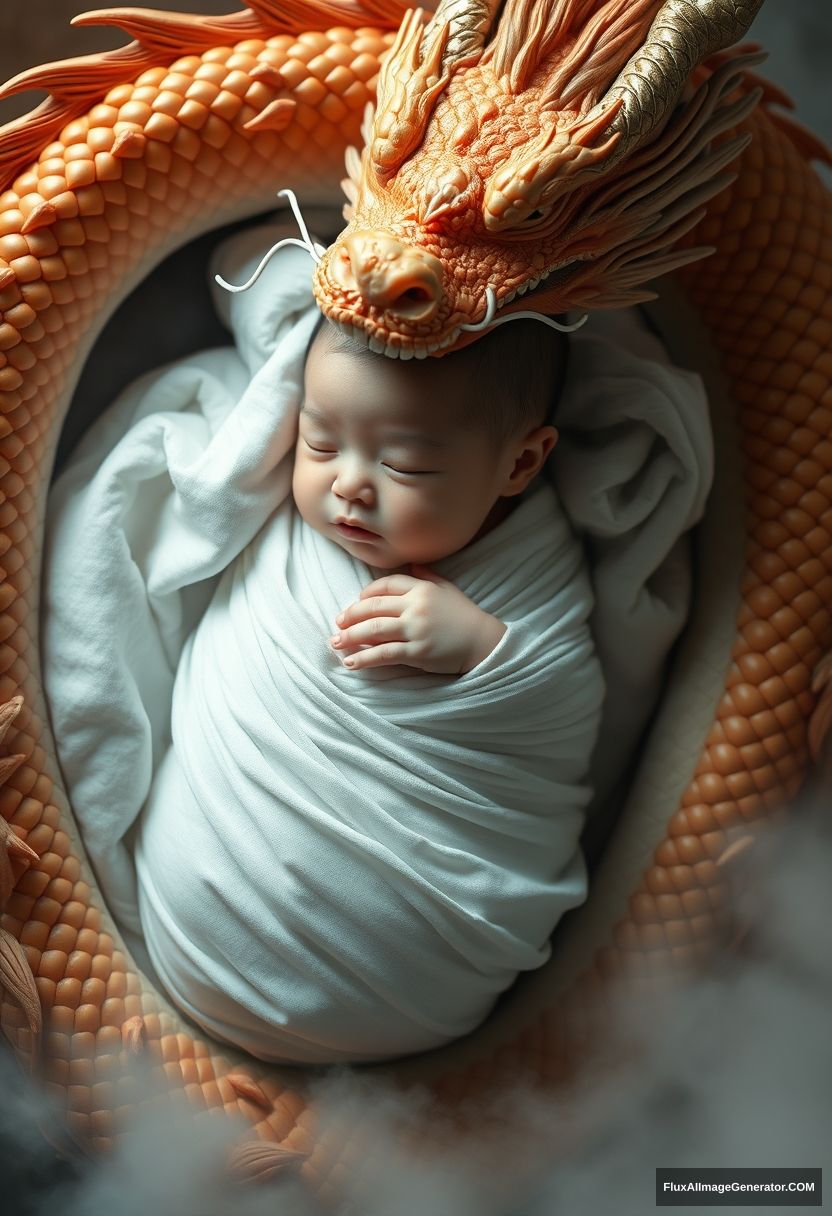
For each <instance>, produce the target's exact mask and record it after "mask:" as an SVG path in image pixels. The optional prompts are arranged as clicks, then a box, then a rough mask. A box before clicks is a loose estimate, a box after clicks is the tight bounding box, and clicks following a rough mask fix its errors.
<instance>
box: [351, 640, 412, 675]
mask: <svg viewBox="0 0 832 1216" xmlns="http://www.w3.org/2000/svg"><path fill="white" fill-rule="evenodd" d="M409 653H410V650H409V646H408V643H407V642H385V643H384V644H383V645H382V646H368V647H367V648H366V649H365V650H358V651H356V653H355V654H351V655H348V656H347V658H345V659H344V666H345V667H349V669H350V671H357V670H358V669H359V668H362V667H387V666H392V665H394V664H396V663H407V661H408V655H409Z"/></svg>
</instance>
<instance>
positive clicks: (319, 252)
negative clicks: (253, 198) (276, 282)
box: [214, 189, 326, 292]
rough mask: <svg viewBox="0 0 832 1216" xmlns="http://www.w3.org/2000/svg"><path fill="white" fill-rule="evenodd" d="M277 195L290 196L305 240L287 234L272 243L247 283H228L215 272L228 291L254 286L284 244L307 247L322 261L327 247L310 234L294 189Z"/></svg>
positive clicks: (293, 210) (291, 205)
mask: <svg viewBox="0 0 832 1216" xmlns="http://www.w3.org/2000/svg"><path fill="white" fill-rule="evenodd" d="M277 197H278V198H288V200H289V206H290V207H291V209H292V214H293V215H294V217H295V219H296V220H297V224H298V228H299V229H300V232H301V236H302V237H303V240H300V239H299V238H298V237H296V236H285V237H284V238H283V239H282V240H280V241H278V242H277V244H276V245H272V247H271V249H270V250H269V251H268V253H266V254H264V256H263V258H262V259H261V261H260V264H259V266H258V267H257V269H256V270H255V271H254V273H253V274H252V276H251V278H250V279H248V280H247V281H246V282H245V283H241V284H240V285H239V286H235V285H234V284H233V283H228V282H226V280H225V279H224V278H223V277H222V275H219V274H215V275H214V281H215V282H217V283H219V285H220V287H223V288H224V289H225V290H226V291H231V292H238V291H248V289H249V287H253V286H254V284H255V283H256V282H257V280H258V279H259V278H260V275H261V274H262V273H263V271H264V270H265V269H266V267H267V266H268V264H269V262H270V261H271V259H272V258H273V257H274V255H275V254H276V253H277V251H278V249H282V248H283V246H284V245H297V246H298V248H299V249H305V250H306V252H307V253H308V254H309V256H310V257H311V258H312V259H313V261H315V262H320V260H321V258H322V257H323V255H324V254H325V253H326V248H325V247H324V246H323V245H319V244H317V242H315V241H313V240H312V238H311V236H310V235H309V230H308V229H307V227H306V224H305V222H304V219H303V216H302V215H301V211H300V207H299V206H298V200H297V198H296V197H295V193H294V191H293V190H289V189H286V190H278V192H277Z"/></svg>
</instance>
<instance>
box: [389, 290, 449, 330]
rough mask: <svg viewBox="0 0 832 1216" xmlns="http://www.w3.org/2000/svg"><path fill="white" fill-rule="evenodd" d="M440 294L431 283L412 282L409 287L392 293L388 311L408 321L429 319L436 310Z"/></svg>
mask: <svg viewBox="0 0 832 1216" xmlns="http://www.w3.org/2000/svg"><path fill="white" fill-rule="evenodd" d="M437 286H438V285H437ZM438 294H439V293H438V291H436V290H433V289H432V284H430V283H411V285H410V286H409V287H405V288H403V290H401V291H397V292H393V293H391V295H392V298H391V299H390V300H389V302H388V304H387V311H388V312H390V313H392V314H393V315H395V316H398V317H402V318H405V319H407V320H408V321H427V320H429V319H430V318H431V317H432V316H433V314H434V312H435V311H436V308H437V306H438Z"/></svg>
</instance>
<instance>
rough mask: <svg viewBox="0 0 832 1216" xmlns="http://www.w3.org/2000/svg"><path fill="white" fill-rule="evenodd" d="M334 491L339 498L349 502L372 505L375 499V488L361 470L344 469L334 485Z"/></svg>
mask: <svg viewBox="0 0 832 1216" xmlns="http://www.w3.org/2000/svg"><path fill="white" fill-rule="evenodd" d="M332 491H333V493H334V494H335V495H336V497H338V498H344V499H346V500H347V501H349V502H363V503H365V504H367V503H370V502H371V501H372V498H373V487H372V484H371V482H370V481H369V479H368V478H367V477H365V476H364V475H363V474H362V473H361V471H360V470H359V469H342V470H340V471H339V472H338V473H337V474H336V476H335V480H334V482H333V483H332Z"/></svg>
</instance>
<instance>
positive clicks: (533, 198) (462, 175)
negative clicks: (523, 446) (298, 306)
mask: <svg viewBox="0 0 832 1216" xmlns="http://www.w3.org/2000/svg"><path fill="white" fill-rule="evenodd" d="M761 3H762V0H749V2H743V0H505V3H504V4H503V7H502V10H501V12H500V16H499V19H498V18H497V17H496V16H495V14H496V10H497V9H498V8H499V0H442V3H441V4H440V6H439V8H438V9H437V10H436V12H435V13H434V15H433V16H432V17H429V16H428V15H427V14H426V13H424V12H423V11H422V10H420V9H415V10H410V11H409V12H408V13H407V14H406V15H405V18H404V20H403V22H402V25H401V27H400V29H399V31H398V35H397V37H396V40H395V42H394V44H393V46H392V48H391V50H390V52H389V53H388V55H387V57H386V59H385V62H384V64H383V67H382V70H381V72H380V74H379V81H378V95H377V102H376V107H375V110H374V111H373V110H372V109H370V108H369V107H368V112H367V114H366V115H365V121H364V127H363V129H362V135H363V138H364V141H365V143H364V148H363V151H362V152H361V153H359V152H358V151H357V150H356V149H355V148H349V149H348V150H347V157H346V164H347V173H348V177H347V178H346V180H345V181H344V183H343V185H344V189H345V192H346V194H347V197H348V199H349V203H348V205H347V206H346V207H345V209H344V215H345V218H346V219H347V220H348V224H347V227H346V229H345V230H344V231H343V232H342V233H341V235H340V236H339V238H338V239H337V240H336V241H335V243H334V244H333V245H332V246H331V247H330V248H329V249H328V250H327V251H326V253H325V254H324V256H323V257H322V258H321V260H320V262H319V264H318V267H317V270H316V274H315V281H314V289H315V295H316V298H317V301H318V304H319V305H320V307H321V310H322V311H323V312H324V314H325V315H326V316H327V317H329V318H330V319H331V320H332V321H334V322H336V323H337V324H340V325H342V326H346V327H348V328H349V329H350V330H351V331H352V332H354V333H356V334H360V335H361V336H362V337H363V339H364V341H365V342H366V343H367V344H368V345H369V346H370V347H371V349H373V350H375V351H378V352H380V353H383V354H385V355H388V356H391V357H393V358H405V359H406V358H412V357H416V358H424V357H425V356H427V355H440V354H444V353H445V352H447V351H449V350H453V349H456V348H457V347H459V346H462V345H465V344H466V343H467V342H469V341H471V340H473V339H474V338H475V337H476V336H477V335H478V333H480V332H482V331H483V330H484V329H486V328H488V327H489V326H490V325H491V324H492V323H499V321H500V320H502V318H503V317H505V316H507V315H508V314H509V313H511V312H512V311H517V310H520V309H524V308H527V307H529V306H531V307H534V309H535V310H536V311H538V312H544V313H562V312H566V311H567V310H569V309H575V308H581V309H586V308H612V307H619V306H623V305H626V304H631V303H637V302H639V301H641V300H645V299H650V298H652V296H653V293H651V292H650V291H648V290H646V289H645V288H644V286H643V284H644V283H645V282H646V281H647V280H648V279H651V278H655V277H656V276H657V275H659V274H663V273H665V272H667V271H669V270H673V269H675V268H677V267H678V266H681V265H683V264H685V263H686V262H690V261H693V260H695V259H696V258H699V257H703V256H705V254H707V253H708V252H709V250H708V249H707V248H703V247H699V248H692V247H687V248H684V249H679V248H674V246H676V244H677V242H678V241H679V240H680V238H682V237H683V236H684V235H685V234H686V233H687V232H688V231H689V230H690V229H691V228H693V227H694V226H695V225H696V223H697V222H698V221H699V220H700V219H701V217H702V215H703V213H704V204H705V203H706V202H707V200H708V199H709V198H711V197H712V196H713V195H714V194H716V193H717V192H718V191H720V190H721V189H723V188H724V186H725V185H726V184H727V183H728V182H729V181H730V180H731V177H732V174H731V172H730V169H729V166H730V164H731V162H732V161H733V160H734V159H735V157H736V156H737V155H738V153H739V152H740V150H741V149H742V148H743V147H744V146H745V144H746V142H747V139H748V138H749V137H748V136H747V135H739V136H733V137H726V138H723V139H721V140H720V139H719V137H720V136H722V135H724V134H725V133H726V132H728V131H730V130H731V128H734V127H736V126H737V124H738V123H740V122H741V121H742V119H743V118H744V117H745V116H746V115H747V113H748V112H749V111H750V110H751V109H752V108H753V106H754V105H755V104H756V102H757V100H758V98H759V90H745V91H743V90H738V85H739V83H740V81H741V79H742V72H743V69H744V68H746V67H747V66H749V65H750V64H752V63H756V62H759V60H760V58H761V57H760V56H755V55H753V54H746V55H735V56H733V57H731V56H716V58H715V59H714V61H712V63H711V64H710V65H709V67H708V69H707V70H706V69H704V68H702V67H701V66H700V65H701V61H702V60H703V59H704V58H705V57H706V56H708V55H712V54H713V53H714V52H717V51H721V50H722V49H723V48H725V47H728V46H730V45H731V44H732V43H733V42H734V41H735V40H736V39H737V38H738V37H740V36H741V35H742V34H743V33H745V31H746V29H747V27H748V25H749V24H750V21H751V19H752V18H753V16H754V14H755V13H756V11H757V9H758V8H759V7H760V4H761ZM694 85H695V86H696V87H694ZM530 293H533V294H531V295H530Z"/></svg>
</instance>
